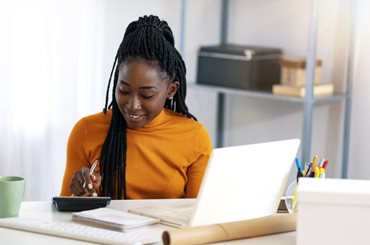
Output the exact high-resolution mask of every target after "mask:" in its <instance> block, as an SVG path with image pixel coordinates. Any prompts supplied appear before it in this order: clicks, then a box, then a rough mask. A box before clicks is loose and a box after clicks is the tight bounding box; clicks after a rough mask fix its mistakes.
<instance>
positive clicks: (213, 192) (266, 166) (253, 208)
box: [128, 139, 300, 227]
mask: <svg viewBox="0 0 370 245" xmlns="http://www.w3.org/2000/svg"><path fill="white" fill-rule="evenodd" d="M299 145H300V140H299V139H289V140H281V141H271V142H264V143H258V144H249V145H241V146H232V147H224V148H217V149H214V150H213V151H212V154H211V157H210V160H209V162H208V167H207V169H206V172H205V175H204V177H203V181H202V184H201V187H200V190H199V194H198V198H197V199H196V200H195V203H193V204H190V205H187V206H182V207H175V206H172V207H170V206H158V205H157V206H147V207H140V208H134V209H129V210H128V211H129V212H133V213H136V214H141V215H145V216H150V217H153V218H157V219H159V220H160V221H161V223H163V224H167V225H171V226H175V227H188V226H199V225H209V224H215V223H225V222H233V221H239V220H247V219H253V218H258V217H263V216H268V215H272V214H275V213H276V212H277V209H278V206H279V202H280V199H281V197H282V195H283V193H284V190H285V187H286V185H287V181H288V178H289V174H290V171H291V168H292V166H293V161H294V158H295V156H296V154H297V151H298V148H299Z"/></svg>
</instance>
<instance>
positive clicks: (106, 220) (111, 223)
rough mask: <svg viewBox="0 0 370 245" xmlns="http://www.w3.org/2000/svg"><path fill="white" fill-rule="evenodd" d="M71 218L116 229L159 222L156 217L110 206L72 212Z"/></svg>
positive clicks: (122, 229)
mask: <svg viewBox="0 0 370 245" xmlns="http://www.w3.org/2000/svg"><path fill="white" fill-rule="evenodd" d="M72 220H73V221H76V222H80V223H83V224H88V225H92V226H97V227H100V228H107V229H112V230H116V231H127V230H129V229H132V228H138V227H141V226H146V225H153V224H157V223H159V220H158V219H153V218H150V217H145V216H142V215H136V214H132V213H128V212H124V211H120V210H115V209H111V208H97V209H92V210H87V211H81V212H75V213H72Z"/></svg>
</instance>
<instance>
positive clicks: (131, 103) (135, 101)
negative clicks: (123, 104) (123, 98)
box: [127, 96, 141, 111]
mask: <svg viewBox="0 0 370 245" xmlns="http://www.w3.org/2000/svg"><path fill="white" fill-rule="evenodd" d="M127 107H128V109H129V110H130V111H135V110H138V109H141V101H140V99H139V98H138V96H131V98H130V99H129V100H128V103H127Z"/></svg>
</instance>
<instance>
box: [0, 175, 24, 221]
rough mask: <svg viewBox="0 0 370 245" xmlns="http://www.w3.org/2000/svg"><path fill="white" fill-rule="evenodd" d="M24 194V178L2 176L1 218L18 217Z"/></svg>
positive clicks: (0, 195) (0, 189)
mask: <svg viewBox="0 0 370 245" xmlns="http://www.w3.org/2000/svg"><path fill="white" fill-rule="evenodd" d="M23 194H24V178H22V177H17V176H0V218H6V217H17V216H18V214H19V208H20V206H21V203H22V200H23Z"/></svg>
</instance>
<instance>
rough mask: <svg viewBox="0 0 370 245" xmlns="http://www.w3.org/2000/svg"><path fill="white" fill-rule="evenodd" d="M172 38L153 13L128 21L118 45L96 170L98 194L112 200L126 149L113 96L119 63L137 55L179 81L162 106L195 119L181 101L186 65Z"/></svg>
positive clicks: (121, 194) (121, 193)
mask: <svg viewBox="0 0 370 245" xmlns="http://www.w3.org/2000/svg"><path fill="white" fill-rule="evenodd" d="M174 45H175V41H174V37H173V34H172V31H171V29H170V27H169V26H168V24H167V22H166V21H163V20H160V19H159V18H158V17H157V16H153V15H150V16H143V17H140V18H139V19H138V20H137V21H133V22H131V23H130V24H129V25H128V27H127V29H126V32H125V34H124V37H123V40H122V42H121V44H120V46H119V48H118V51H117V55H116V57H115V60H114V63H113V67H112V71H111V74H110V77H109V82H108V87H107V92H106V99H105V107H104V109H103V112H104V113H106V112H107V110H108V109H112V120H111V123H110V127H109V131H108V134H107V137H106V139H105V142H104V144H103V147H102V151H101V159H100V169H101V175H102V186H101V195H103V196H110V197H111V198H113V199H125V198H126V149H127V140H126V135H127V131H126V129H127V125H126V121H125V119H124V117H123V116H122V114H121V112H120V111H119V109H118V105H117V102H116V99H115V89H116V86H117V80H118V72H119V68H120V65H121V64H122V63H123V62H128V61H129V60H130V58H135V57H141V58H144V59H146V60H149V61H151V63H152V64H154V65H156V66H158V69H159V70H160V72H161V73H162V74H164V75H165V76H166V77H168V78H169V79H170V82H172V81H178V82H179V84H180V85H179V88H178V90H177V92H176V94H175V96H174V97H173V99H167V100H166V102H165V104H164V108H167V109H170V110H172V111H175V112H178V113H180V114H183V115H184V116H186V117H189V118H192V119H194V120H197V119H196V118H195V117H194V116H193V115H192V114H191V113H190V112H189V111H188V107H187V105H186V103H185V97H186V77H185V75H186V66H185V62H184V61H183V59H182V57H181V55H180V53H179V52H178V51H177V50H176V48H175V46H174ZM112 76H113V92H112V101H111V102H110V103H109V105H108V98H109V89H110V85H111V80H112Z"/></svg>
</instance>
